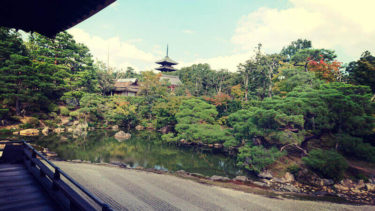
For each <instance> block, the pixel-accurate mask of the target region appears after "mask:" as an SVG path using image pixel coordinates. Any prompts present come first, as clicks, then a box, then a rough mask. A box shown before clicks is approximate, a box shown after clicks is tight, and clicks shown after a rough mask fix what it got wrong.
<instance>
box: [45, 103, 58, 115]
mask: <svg viewBox="0 0 375 211" xmlns="http://www.w3.org/2000/svg"><path fill="white" fill-rule="evenodd" d="M48 111H49V112H56V113H57V112H58V111H59V107H58V106H57V105H56V104H54V103H51V104H49V105H48Z"/></svg>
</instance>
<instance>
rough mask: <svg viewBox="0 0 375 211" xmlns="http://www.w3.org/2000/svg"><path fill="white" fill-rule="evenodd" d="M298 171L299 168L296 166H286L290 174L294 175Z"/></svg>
mask: <svg viewBox="0 0 375 211" xmlns="http://www.w3.org/2000/svg"><path fill="white" fill-rule="evenodd" d="M300 169H301V168H300V167H299V166H298V165H297V164H293V165H290V166H288V168H287V169H286V170H287V171H288V172H290V173H291V174H293V175H296V174H297V173H298V172H299V170H300Z"/></svg>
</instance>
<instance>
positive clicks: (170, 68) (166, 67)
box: [155, 66, 176, 72]
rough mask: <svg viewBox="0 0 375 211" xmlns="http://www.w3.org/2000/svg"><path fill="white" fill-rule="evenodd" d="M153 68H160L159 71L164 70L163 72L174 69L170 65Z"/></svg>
mask: <svg viewBox="0 0 375 211" xmlns="http://www.w3.org/2000/svg"><path fill="white" fill-rule="evenodd" d="M155 69H156V70H160V71H165V72H173V71H176V69H174V68H173V67H170V66H161V67H158V68H155Z"/></svg>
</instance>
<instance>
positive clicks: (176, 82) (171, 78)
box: [160, 74, 182, 86]
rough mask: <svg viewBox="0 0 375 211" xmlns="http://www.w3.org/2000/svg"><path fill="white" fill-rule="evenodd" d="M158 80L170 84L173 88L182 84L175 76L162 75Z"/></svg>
mask: <svg viewBox="0 0 375 211" xmlns="http://www.w3.org/2000/svg"><path fill="white" fill-rule="evenodd" d="M160 80H167V81H168V82H169V83H171V85H174V86H178V85H181V84H182V82H181V81H180V78H179V77H178V76H175V75H164V74H163V75H162V76H161V77H160Z"/></svg>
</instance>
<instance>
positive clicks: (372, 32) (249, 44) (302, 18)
mask: <svg viewBox="0 0 375 211" xmlns="http://www.w3.org/2000/svg"><path fill="white" fill-rule="evenodd" d="M348 2H349V3H343V2H342V1H338V0H325V1H323V0H263V1H262V0H232V1H230V0H159V1H155V0H139V1H130V0H117V2H116V3H114V4H113V5H111V6H110V7H108V8H106V9H104V10H103V11H101V12H99V13H98V14H96V15H94V16H93V17H91V18H90V19H88V20H86V21H84V22H82V23H80V24H78V25H77V26H75V27H74V28H72V29H71V30H69V32H71V33H72V34H73V35H74V36H75V38H76V39H77V40H78V41H79V42H83V43H84V44H86V45H88V47H89V48H90V49H91V50H92V53H93V55H94V57H96V58H98V59H99V60H103V61H105V62H107V55H108V52H109V63H110V65H111V66H115V67H116V68H126V66H133V67H134V68H136V69H137V70H147V69H152V68H153V67H155V64H153V61H155V60H157V59H159V58H160V57H162V56H164V54H165V48H166V44H167V43H168V44H169V46H170V57H171V58H173V59H174V60H176V61H178V62H180V65H179V67H182V66H186V65H190V64H193V63H198V62H207V63H209V64H210V65H211V66H212V67H213V68H215V69H220V68H226V69H230V70H231V71H235V70H236V66H237V64H238V63H240V62H244V61H245V60H246V59H247V58H249V57H250V56H251V54H252V50H253V48H254V47H255V46H256V44H257V43H259V42H261V43H262V44H263V45H264V51H265V52H266V53H272V52H278V51H280V50H281V48H282V46H285V45H287V44H288V43H290V42H291V41H293V40H296V39H298V38H308V39H311V40H312V42H313V45H314V46H315V47H319V48H323V47H324V48H329V49H334V50H336V51H337V53H338V54H339V55H340V57H339V60H341V61H344V62H347V61H350V60H353V59H357V58H358V57H359V55H360V53H361V52H363V51H364V50H366V49H367V50H373V49H375V45H374V42H373V40H374V39H372V38H375V27H374V24H373V23H371V21H363V19H365V18H366V19H368V18H369V19H371V20H373V19H374V15H372V14H371V13H369V14H366V11H369V10H367V9H366V8H368V7H369V6H371V7H372V6H375V5H374V3H373V1H372V0H358V1H355V2H354V1H353V2H351V1H348ZM337 5H341V6H337ZM361 5H362V6H361ZM349 10H350V11H351V12H350V13H351V14H349V15H346V13H347V12H348V11H349ZM369 12H370V11H369ZM366 15H367V16H366ZM358 16H360V17H358ZM372 27H373V28H372ZM352 29H356V33H354V32H353V31H351V30H352ZM348 39H350V41H349V42H348Z"/></svg>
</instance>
